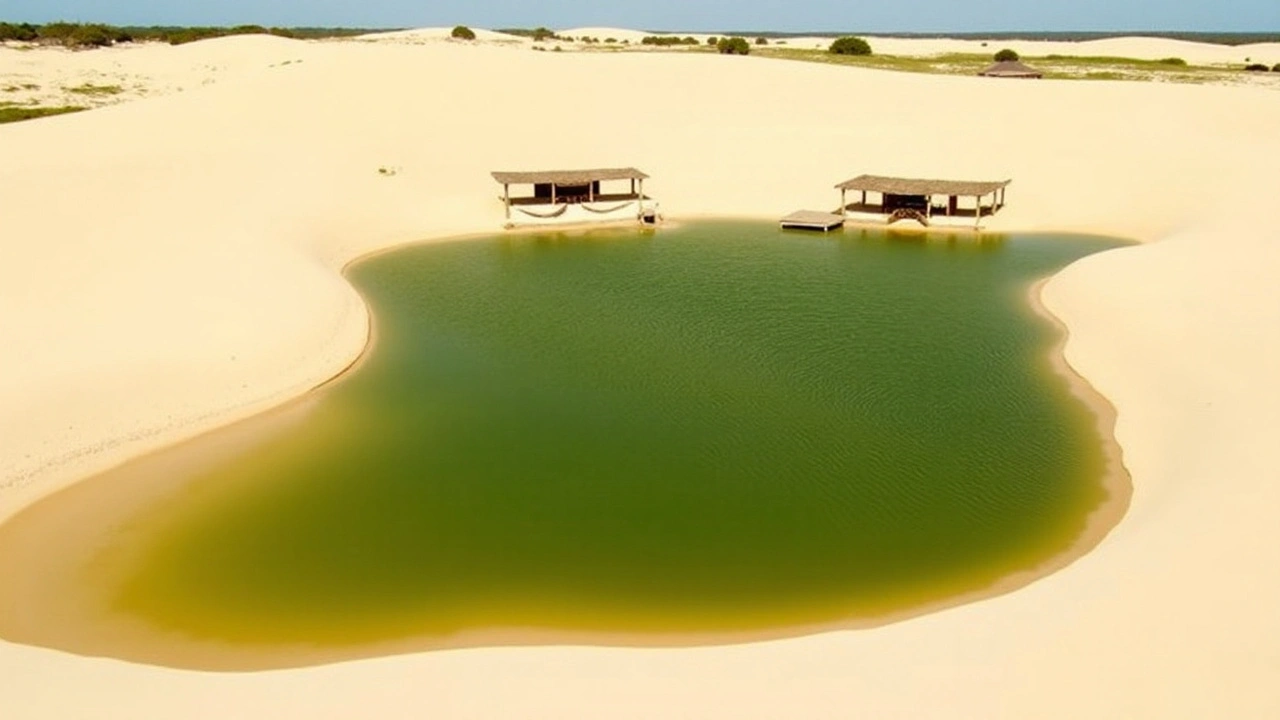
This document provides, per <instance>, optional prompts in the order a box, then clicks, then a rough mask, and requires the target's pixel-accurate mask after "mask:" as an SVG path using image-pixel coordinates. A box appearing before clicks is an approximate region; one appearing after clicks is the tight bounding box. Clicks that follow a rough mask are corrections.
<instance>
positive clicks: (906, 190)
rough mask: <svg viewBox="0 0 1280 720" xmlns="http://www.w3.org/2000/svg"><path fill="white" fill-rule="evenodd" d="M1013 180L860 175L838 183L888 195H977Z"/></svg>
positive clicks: (845, 187)
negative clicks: (925, 178)
mask: <svg viewBox="0 0 1280 720" xmlns="http://www.w3.org/2000/svg"><path fill="white" fill-rule="evenodd" d="M1010 182H1013V181H1012V180H990V181H965V180H920V179H916V178H895V177H882V176H880V175H859V176H858V177H856V178H854V179H852V180H845V181H844V182H842V183H840V184H839V185H836V189H837V190H855V191H866V192H878V193H884V194H886V195H959V196H964V197H977V196H981V195H990V194H991V193H993V192H995V191H997V190H999V189H1001V188H1003V187H1005V186H1007V185H1008V184H1009V183H1010Z"/></svg>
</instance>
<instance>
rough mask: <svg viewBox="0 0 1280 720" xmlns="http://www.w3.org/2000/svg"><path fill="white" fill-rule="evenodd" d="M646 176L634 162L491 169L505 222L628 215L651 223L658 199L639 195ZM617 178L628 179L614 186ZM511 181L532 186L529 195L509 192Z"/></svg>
mask: <svg viewBox="0 0 1280 720" xmlns="http://www.w3.org/2000/svg"><path fill="white" fill-rule="evenodd" d="M648 178H649V176H648V175H646V174H645V173H643V172H641V171H640V170H637V169H635V168H633V167H627V168H595V169H589V170H541V171H535V172H495V173H493V179H494V180H497V181H498V182H499V183H500V184H501V185H502V197H501V198H500V199H501V200H502V202H503V207H504V210H505V213H506V225H507V227H513V226H516V225H558V224H569V223H573V224H577V223H600V222H618V221H627V220H631V221H638V222H645V223H656V222H657V219H658V204H657V202H655V201H654V200H653V198H650V197H649V196H647V195H645V194H644V181H645V180H647V179H648ZM604 183H610V184H611V185H612V187H605V186H604ZM619 183H627V184H626V185H623V186H621V187H618V184H619ZM512 185H517V186H520V185H529V186H532V188H531V191H532V194H531V195H523V196H513V195H512V192H511V186H512Z"/></svg>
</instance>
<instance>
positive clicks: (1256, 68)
mask: <svg viewBox="0 0 1280 720" xmlns="http://www.w3.org/2000/svg"><path fill="white" fill-rule="evenodd" d="M1244 69H1245V72H1266V71H1267V66H1266V65H1263V64H1262V63H1253V64H1252V65H1246V66H1245V67H1244Z"/></svg>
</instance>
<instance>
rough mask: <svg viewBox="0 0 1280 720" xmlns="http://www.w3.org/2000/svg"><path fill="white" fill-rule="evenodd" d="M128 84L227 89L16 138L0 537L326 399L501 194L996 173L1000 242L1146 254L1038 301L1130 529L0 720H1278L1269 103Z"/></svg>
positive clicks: (1278, 495) (254, 64)
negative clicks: (117, 479) (1028, 556)
mask: <svg viewBox="0 0 1280 720" xmlns="http://www.w3.org/2000/svg"><path fill="white" fill-rule="evenodd" d="M144 50H145V51H144ZM144 50H138V51H136V58H137V62H138V64H137V65H136V66H135V67H134V68H133V72H134V73H137V74H140V75H142V76H147V77H163V76H165V75H166V73H170V72H176V71H175V70H174V68H179V67H187V68H190V67H192V65H190V64H188V65H186V66H184V65H183V63H191V58H195V57H197V56H198V57H200V58H201V62H203V63H207V64H209V65H212V66H215V67H232V66H236V67H240V68H243V71H237V72H236V73H234V75H232V74H228V76H227V77H226V78H224V79H222V80H220V81H219V82H216V83H215V84H211V85H207V86H202V85H199V84H197V85H196V86H195V87H190V88H189V89H187V90H186V91H185V92H182V93H177V94H171V95H168V96H165V97H157V98H152V99H147V100H142V101H139V102H133V103H127V104H122V105H117V106H114V107H109V108H105V109H102V110H97V111H94V112H91V113H85V114H80V115H71V116H64V117H59V118H52V119H46V120H40V121H36V122H31V123H22V124H16V125H8V126H3V127H0V158H2V159H3V162H2V163H0V338H3V339H4V349H3V353H0V519H3V518H4V517H8V516H10V515H12V514H13V513H14V512H16V511H18V510H19V509H20V508H22V507H23V506H24V505H26V504H28V503H30V502H31V501H32V500H34V499H36V498H38V497H42V496H44V495H46V494H48V493H49V492H51V491H53V490H54V489H56V488H58V487H60V486H63V485H65V484H67V483H69V482H73V481H75V480H77V479H80V478H82V477H84V476H86V474H88V473H92V472H95V471H99V470H102V469H104V468H107V467H110V466H112V465H115V464H118V463H119V462H121V461H123V460H125V459H126V458H129V457H133V456H136V455H138V454H139V453H142V452H145V451H147V450H149V449H152V448H155V447H158V446H161V445H165V444H169V443H172V442H174V441H177V440H180V439H183V438H187V437H190V436H192V435H193V434H196V433H198V432H200V431H202V430H204V429H207V428H210V427H213V426H216V425H219V424H223V423H226V422H228V421H230V420H233V419H235V418H239V417H244V416H246V415H248V414H251V413H254V412H256V411H258V410H261V409H263V408H266V407H270V406H272V405H274V404H277V403H279V402H280V401H282V400H283V399H285V398H287V397H291V396H294V395H297V394H298V393H300V392H302V391H303V390H305V389H306V388H308V387H311V386H313V385H314V384H316V383H318V382H321V381H323V380H324V379H325V378H327V377H329V376H330V375H332V374H333V373H334V372H336V371H338V370H339V369H340V368H342V367H343V366H345V365H346V364H347V363H348V362H349V361H350V360H351V359H352V358H353V357H355V356H356V355H357V354H358V353H359V351H360V349H361V347H362V344H363V342H364V339H365V334H366V329H367V326H366V323H367V316H366V314H365V311H364V308H363V306H362V304H361V303H360V301H359V298H358V297H357V296H356V295H355V293H354V292H353V291H352V289H351V288H350V287H349V286H348V285H347V284H346V283H345V282H344V281H343V280H342V278H341V277H340V276H339V275H338V273H337V271H338V269H339V268H341V266H342V265H343V264H344V263H345V262H346V261H347V260H349V259H350V258H352V257H355V256H357V255H359V254H361V253H363V252H366V251H369V250H373V249H376V248H382V247H388V246H391V245H394V244H396V243H401V242H406V241H411V240H419V239H430V238H441V237H446V236H450V235H457V234H460V233H470V232H487V231H491V230H496V229H497V228H498V227H499V225H500V223H501V221H502V212H501V206H500V204H499V203H498V201H497V200H496V196H497V190H498V188H497V186H496V185H495V184H494V183H493V181H492V180H491V179H490V178H489V177H488V175H487V172H488V171H489V170H492V169H521V168H535V167H544V166H583V165H618V164H636V165H639V166H640V167H642V168H644V169H645V170H647V171H649V172H650V173H651V174H652V175H653V176H654V179H653V181H652V183H651V184H650V185H647V186H646V188H647V189H648V188H651V190H652V193H653V194H654V195H656V196H657V197H658V198H659V199H660V200H661V201H662V203H663V207H664V210H665V211H666V212H667V213H668V215H671V216H676V217H681V216H684V217H688V216H696V215H711V214H733V215H742V216H758V217H768V218H771V219H772V218H777V217H779V216H781V215H783V214H785V213H787V212H790V211H791V210H794V209H796V208H799V207H824V206H833V205H834V204H835V203H836V197H837V196H836V194H835V192H834V191H833V190H831V186H832V185H833V184H834V183H835V182H837V181H839V180H842V179H844V178H846V177H848V176H851V175H853V174H856V173H860V172H864V171H866V172H879V173H886V174H904V175H917V174H919V175H931V176H950V177H958V178H973V179H980V178H1003V177H1012V178H1014V185H1013V186H1012V187H1011V189H1010V194H1009V202H1010V206H1009V207H1008V208H1007V210H1006V211H1005V212H1004V213H1002V214H1001V215H999V216H997V218H995V221H994V222H993V227H994V228H995V229H1018V230H1038V229H1055V230H1076V231H1088V232H1098V233H1108V234H1116V235H1124V236H1129V237H1134V238H1138V239H1142V240H1161V242H1158V243H1153V244H1150V245H1144V246H1140V247H1136V248H1132V249H1126V250H1122V251H1118V252H1112V253H1108V254H1104V255H1100V256H1094V257H1091V258H1089V259H1086V260H1085V261H1083V262H1081V263H1078V264H1077V265H1075V266H1073V267H1071V268H1069V269H1068V270H1067V271H1065V272H1064V273H1062V274H1061V275H1060V276H1059V277H1058V278H1057V279H1055V280H1054V281H1053V282H1051V283H1050V284H1049V285H1048V286H1047V288H1046V290H1045V299H1046V302H1047V303H1048V305H1049V306H1050V307H1051V308H1052V309H1053V310H1054V311H1055V312H1056V313H1057V314H1059V316H1061V317H1062V318H1064V319H1065V321H1066V322H1067V323H1068V325H1069V327H1070V328H1071V331H1072V339H1071V341H1070V342H1069V344H1068V347H1067V355H1068V359H1069V360H1070V361H1071V362H1072V363H1073V364H1074V365H1075V366H1076V367H1077V368H1078V369H1079V370H1080V371H1081V372H1082V373H1083V374H1084V375H1085V376H1086V377H1087V378H1088V379H1090V380H1091V381H1093V382H1094V383H1095V384H1096V386H1097V387H1098V389H1099V390H1101V391H1102V393H1103V394H1104V395H1106V396H1107V397H1108V398H1110V399H1111V400H1113V401H1114V403H1115V404H1116V406H1117V409H1118V412H1119V420H1118V427H1117V435H1118V439H1119V440H1120V442H1121V444H1122V445H1123V447H1124V450H1125V454H1126V455H1125V456H1126V461H1127V463H1128V465H1129V467H1130V469H1131V470H1132V473H1133V478H1134V485H1135V494H1134V498H1133V506H1132V510H1131V513H1130V515H1129V516H1128V517H1127V518H1126V519H1125V520H1124V521H1123V522H1122V523H1121V524H1120V526H1119V527H1118V528H1117V529H1116V530H1115V531H1114V532H1113V533H1112V535H1111V536H1109V537H1108V538H1107V539H1106V540H1105V541H1104V542H1103V543H1102V545H1101V546H1100V547H1099V548H1098V549H1097V550H1096V551H1095V552H1094V553H1092V554H1090V555H1088V556H1086V557H1085V558H1083V559H1082V560H1080V561H1079V562H1077V563H1075V564H1074V565H1072V566H1071V567H1069V568H1067V569H1066V570H1064V571H1062V572H1060V573H1057V574H1055V575H1053V576H1051V577H1049V578H1047V579H1045V580H1042V581H1040V582H1038V583H1035V584H1033V585H1031V586H1029V587H1027V588H1025V589H1023V590H1020V591H1018V592H1015V593H1012V594H1010V595H1006V596H1003V597H999V598H996V599H993V600H988V601H984V602H981V603H977V604H973V605H968V606H965V607H961V608H958V609H955V610H950V611H946V612H942V613H938V614H935V615H931V616H928V617H924V618H920V619H917V620H912V621H909V622H905V623H901V624H897V625H893V626H889V627H884V628H880V629H876V630H870V631H860V632H842V633H831V634H827V635H822V636H817V637H810V638H803V639H796V640H788V641H782V642H773V643H762V644H756V645H749V646H739V647H722V648H703V649H695V650H626V649H590V648H530V649H479V650H471V651H460V652H446V653H435V654H426V655H417V656H405V657H395V658H387V659H382V660H377V661H369V662H360V663H352V664H348V665H339V666H331V667H323V668H315V669H309V670H299V671H289V672H279V673H268V674H256V675H207V674H200V673H184V672H177V671H171V670H165V669H158V668H151V667H141V666H131V665H126V664H123V663H119V662H115V661H108V660H94V659H86V658H80V657H74V656H67V655H62V654H58V653H54V652H49V651H44V650H40V649H34V648H29V647H20V646H14V645H7V644H0V698H2V700H0V703H2V705H0V707H2V708H3V712H2V713H0V716H3V717H4V718H6V720H7V719H8V718H51V717H67V718H79V717H93V716H100V717H129V718H137V719H144V718H157V719H159V718H164V719H166V720H168V719H170V718H175V717H182V718H226V717H272V718H275V717H309V718H315V717H334V718H338V717H344V718H345V717H377V718H398V717H405V718H408V717H415V718H416V717H422V716H424V715H425V716H432V717H494V718H508V717H547V718H565V717H582V718H600V717H609V718H654V717H699V718H700V717H736V718H777V717H806V718H820V717H852V716H858V717H904V718H929V717H938V718H998V717H1008V718H1031V717H1036V718H1040V717H1062V718H1081V717H1090V718H1135V717H1141V718H1157V717H1158V718H1170V717H1196V718H1199V717H1210V716H1214V717H1217V716H1221V717H1232V718H1272V717H1277V716H1280V692H1277V691H1276V689H1275V680H1276V677H1277V674H1278V673H1280V660H1278V659H1277V657H1278V656H1277V652H1276V650H1275V647H1276V645H1277V643H1278V641H1280V613H1277V612H1276V611H1275V608H1276V607H1280V577H1277V575H1276V574H1275V573H1274V571H1273V570H1272V568H1273V567H1275V566H1276V565H1277V563H1278V562H1280V531H1278V530H1277V529H1276V528H1277V525H1276V523H1275V521H1274V519H1273V518H1272V517H1271V515H1272V514H1273V511H1274V508H1275V507H1277V505H1278V503H1280V485H1277V484H1276V483H1274V482H1273V480H1274V479H1275V478H1276V477H1277V475H1278V473H1277V470H1278V469H1280V443H1276V442H1275V440H1274V437H1273V436H1274V434H1275V430H1276V429H1277V428H1280V409H1278V408H1280V378H1278V377H1277V373H1276V368H1277V367H1280V330H1277V328H1280V283H1277V282H1276V280H1275V278H1276V277H1277V273H1280V232H1277V231H1276V230H1274V229H1271V228H1269V227H1268V226H1267V221H1268V219H1269V218H1267V217H1266V215H1265V213H1266V212H1267V211H1268V210H1269V209H1270V207H1271V206H1272V205H1273V204H1274V202H1273V201H1272V200H1271V199H1269V198H1272V199H1273V198H1274V196H1275V192H1276V184H1275V168H1276V167H1280V133H1277V130H1276V128H1277V122H1276V121H1277V118H1280V93H1277V92H1274V91H1268V90H1264V89H1255V88H1226V87H1204V86H1170V85H1161V84H1135V83H1099V82H1091V83H1080V82H1051V81H1044V82H1002V81H989V80H983V79H978V78H960V77H940V76H927V75H901V74H891V73H881V72H875V71H866V70H857V69H850V68H842V67H835V66H826V65H817V64H803V63H792V62H774V61H768V60H763V59H759V58H737V57H721V56H714V55H693V54H677V53H672V54H652V53H632V54H608V53H559V54H556V53H535V52H531V51H530V50H529V48H528V47H527V46H524V45H519V46H501V45H498V44H495V43H492V42H479V43H474V44H462V43H452V42H431V43H424V44H422V45H420V46H419V45H414V46H407V45H404V44H400V43H397V42H394V41H391V42H334V43H292V42H288V41H280V40H278V39H270V41H269V42H265V41H264V39H262V38H230V39H225V40H218V41H211V42H208V43H199V44H196V45H193V46H189V47H184V48H163V47H156V48H147V49H144ZM1124 50H1125V48H1123V47H1122V48H1117V49H1115V50H1113V51H1110V52H1109V53H1108V54H1124V52H1123V51H1124ZM1135 50H1136V48H1135ZM10 52H17V51H12V50H0V68H6V67H10V65H9V63H11V62H13V60H12V59H11V58H9V57H7V56H6V55H5V54H6V53H10ZM33 52H34V51H33ZM131 52H133V51H131ZM124 56H125V53H118V54H114V55H113V54H108V53H103V54H91V53H86V54H83V55H82V56H78V57H76V58H75V61H76V62H77V63H79V62H84V63H88V65H87V67H88V66H92V65H93V63H94V62H95V58H97V59H103V60H104V62H105V60H106V59H109V58H113V57H124ZM128 57H129V58H130V60H131V61H132V60H133V59H134V57H135V56H134V55H132V54H129V55H128ZM148 58H149V59H148ZM285 59H292V60H293V61H294V62H292V63H291V64H289V65H287V66H284V65H281V64H280V63H281V62H282V61H283V60H285ZM1188 59H1190V58H1188ZM144 60H145V61H144ZM298 61H301V62H298ZM122 62H123V61H122ZM51 64H56V63H51ZM101 71H103V72H105V71H106V69H105V68H104V69H102V70H101ZM50 72H52V71H50ZM183 72H184V73H186V72H188V71H185V70H184V71H183ZM190 73H191V76H192V77H199V73H197V72H196V71H194V70H190ZM3 82H4V78H2V77H0V83H3ZM177 84H179V85H182V84H183V83H177ZM797 89H798V90H800V91H805V92H811V93H814V94H818V95H821V96H822V97H823V98H824V100H823V102H822V103H821V106H820V107H807V106H805V104H804V103H799V102H793V101H790V100H787V99H786V98H790V97H794V95H795V94H796V91H797ZM588 99H589V100H588ZM569 127H572V128H574V130H573V131H572V132H566V128H569ZM382 167H386V168H395V169H396V170H397V173H396V174H394V175H392V176H383V175H381V174H380V173H379V172H378V170H379V168H382Z"/></svg>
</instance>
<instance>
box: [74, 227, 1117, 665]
mask: <svg viewBox="0 0 1280 720" xmlns="http://www.w3.org/2000/svg"><path fill="white" fill-rule="evenodd" d="M1118 244H1119V243H1117V242H1115V241H1111V240H1103V239H1098V238H1081V237H1073V238H1061V237H1056V238H1055V237H983V238H978V237H974V236H964V237H960V238H957V239H952V240H947V239H938V238H932V239H928V240H925V239H924V238H923V237H921V236H915V237H912V236H907V237H898V238H893V237H889V236H886V235H884V234H881V233H873V232H860V231H846V232H845V233H836V234H833V235H830V236H824V235H806V234H796V233H780V232H779V231H778V230H776V228H774V227H773V226H772V225H764V224H760V223H723V222H717V223H693V224H689V225H685V226H682V227H679V228H674V229H667V230H662V231H659V232H657V233H651V232H650V233H645V232H640V231H632V230H622V231H617V230H615V231H599V232H592V233H576V234H565V235H533V236H507V237H501V238H495V239H490V240H478V241H466V242H455V243H446V244H437V245H426V246H420V247H411V248H407V249H403V250H398V251H395V252H390V253H386V254H383V255H378V256H375V257H373V258H371V259H367V260H365V261H362V262H360V263H359V264H357V265H355V266H354V267H353V268H352V269H351V270H350V272H349V276H350V278H351V280H352V282H353V283H354V284H355V285H356V286H357V287H358V288H359V289H360V291H361V292H362V294H363V295H364V296H365V297H366V299H367V301H368V302H369V304H370V306H371V308H372V310H373V314H374V317H375V326H376V341H375V343H374V346H373V347H372V349H371V353H370V355H369V356H368V357H367V358H366V359H365V361H364V362H362V363H361V364H360V366H359V367H358V368H357V369H356V370H355V371H353V372H352V373H350V374H349V375H348V376H346V377H345V378H343V379H341V380H340V381H339V382H337V383H334V384H333V385H331V386H330V387H328V388H326V389H324V390H322V391H320V393H321V394H320V397H319V400H318V402H317V403H316V406H315V408H314V409H312V410H311V411H309V413H308V414H307V416H306V419H305V420H304V421H303V422H301V423H300V424H298V425H296V426H293V427H290V428H288V429H285V430H281V431H279V432H277V433H275V434H273V435H272V436H271V437H270V438H268V439H267V440H265V441H264V442H262V443H260V444H258V445H257V446H256V447H254V448H252V449H251V450H249V451H247V452H244V453H241V454H238V455H235V456H232V457H226V458H224V459H223V460H221V461H220V462H219V463H217V464H215V465H213V466H211V467H208V468H206V469H204V470H203V471H202V472H201V473H200V474H199V475H198V476H197V477H194V478H192V479H191V480H190V481H189V482H187V483H186V485H185V489H184V490H183V491H182V492H181V493H179V494H178V495H177V496H175V497H171V498H169V499H167V500H166V501H165V503H164V504H163V505H161V506H157V507H153V508H150V509H147V510H145V511H144V512H143V513H142V514H141V515H139V516H137V517H135V518H133V519H132V520H131V521H130V523H129V527H130V532H129V533H127V534H123V535H121V536H120V537H119V538H117V539H116V540H114V541H112V542H108V543H106V544H105V545H104V546H103V547H102V548H101V549H100V550H99V551H98V553H99V554H100V560H101V561H102V562H104V563H108V564H110V563H111V562H112V558H113V557H114V558H116V559H117V560H118V559H119V558H124V557H127V558H129V561H128V565H129V567H130V570H129V572H128V573H127V574H126V576H125V577H124V578H123V580H122V582H121V584H120V586H119V587H117V588H113V589H112V599H111V603H112V605H113V607H114V609H115V611H117V612H120V613H124V614H126V615H128V616H130V617H133V618H136V619H138V620H141V621H143V623H145V624H147V625H151V626H154V627H157V628H159V629H162V630H164V631H166V632H176V633H180V634H181V635H182V636H185V637H189V638H197V639H207V640H211V641H217V642H229V643H245V644H252V645H255V646H270V645H272V644H289V643H308V644H314V645H316V646H325V645H330V646H356V645H359V644H361V643H372V642H379V641H385V640H390V639H394V638H401V637H409V636H415V637H425V638H428V639H430V638H438V639H439V640H440V644H441V645H442V646H443V645H448V644H451V641H450V640H449V639H450V638H455V637H459V636H460V635H459V634H460V633H461V634H466V633H481V634H483V633H485V632H493V633H495V635H494V636H493V637H499V636H500V635H501V632H502V631H503V630H504V629H520V628H537V629H542V630H546V631H551V632H552V633H554V632H555V631H564V632H566V633H579V632H585V633H599V634H600V636H601V637H602V638H610V637H611V638H615V639H616V640H617V641H618V642H632V641H639V642H643V641H644V638H645V637H646V636H650V635H652V636H655V637H656V636H662V637H666V638H672V637H679V636H680V635H681V634H688V635H690V636H713V635H715V634H717V633H725V634H729V635H732V634H735V633H751V632H755V631H764V632H777V631H779V630H781V631H782V632H784V633H785V631H786V628H801V627H812V626H814V625H821V624H823V623H836V622H841V621H844V620H849V619H857V618H874V617H878V616H883V615H886V614H891V613H896V612H900V611H903V610H910V609H911V608H914V607H920V606H923V605H927V604H929V603H935V602H938V601H940V600H944V599H945V598H947V597H952V596H956V595H961V594H964V593H970V592H975V591H981V590H982V589H984V588H987V587H990V586H991V585H992V584H993V583H995V582H997V581H998V580H999V579H1000V578H1002V577H1005V576H1008V575H1009V574H1010V573H1014V572H1018V571H1021V570H1027V569H1030V568H1033V567H1035V566H1037V565H1039V564H1041V563H1043V562H1045V561H1046V560H1047V559H1049V558H1052V557H1054V556H1055V555H1058V554H1061V553H1063V552H1064V551H1066V550H1067V549H1068V548H1069V547H1070V546H1071V545H1072V544H1073V543H1074V542H1075V540H1076V539H1077V537H1078V536H1079V534H1080V533H1081V531H1082V529H1083V528H1084V524H1085V518H1086V517H1087V516H1088V515H1089V514H1090V513H1091V512H1093V511H1094V510H1096V509H1097V508H1099V507H1100V506H1101V505H1102V504H1103V503H1104V502H1106V501H1107V492H1106V490H1105V488H1104V486H1103V483H1102V476H1103V474H1104V471H1105V467H1106V458H1105V455H1104V445H1105V442H1104V441H1108V442H1109V439H1104V438H1103V437H1101V436H1100V433H1099V429H1098V425H1097V422H1096V421H1095V418H1094V416H1093V414H1092V412H1091V411H1090V410H1089V408H1088V407H1086V406H1085V404H1084V403H1083V402H1082V401H1081V400H1079V399H1077V398H1076V397H1074V396H1073V395H1072V394H1071V392H1070V388H1069V383H1068V381H1067V379H1066V378H1064V377H1063V376H1061V375H1059V374H1055V373H1054V371H1053V370H1052V368H1051V364H1050V350H1051V348H1052V346H1053V344H1054V343H1055V342H1056V341H1058V340H1059V339H1060V338H1059V331H1058V330H1057V329H1055V328H1054V327H1053V326H1052V325H1051V324H1050V323H1048V322H1047V321H1045V320H1044V319H1042V318H1040V317H1038V316H1037V315H1035V313H1034V312H1033V311H1032V309H1031V308H1030V306H1029V303H1028V288H1029V286H1030V284H1031V283H1032V282H1034V281H1035V280H1037V279H1039V278H1042V277H1044V276H1046V275H1048V274H1051V273H1052V272H1054V271H1056V270H1058V269H1060V268H1062V267H1064V266H1065V265H1066V264H1068V263H1070V262H1071V261H1073V260H1075V259H1077V258H1080V257H1082V256H1084V255H1088V254H1090V253H1094V252H1098V251H1101V250H1104V249H1107V248H1111V247H1115V246H1117V245H1118ZM606 641H607V640H606Z"/></svg>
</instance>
